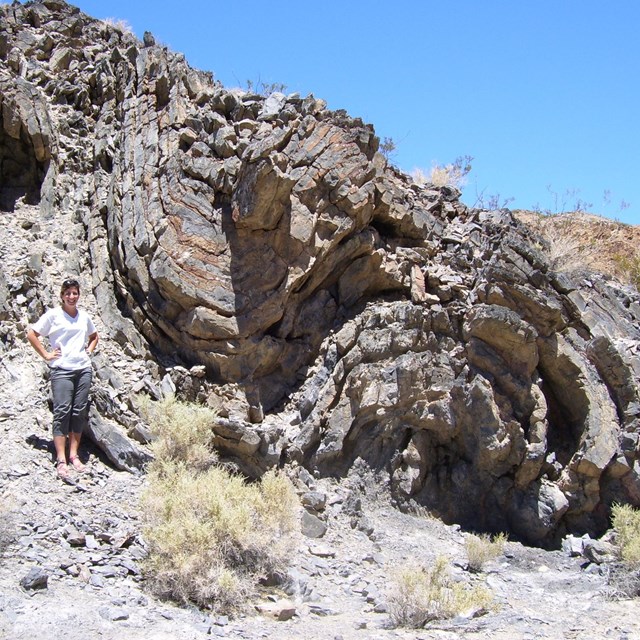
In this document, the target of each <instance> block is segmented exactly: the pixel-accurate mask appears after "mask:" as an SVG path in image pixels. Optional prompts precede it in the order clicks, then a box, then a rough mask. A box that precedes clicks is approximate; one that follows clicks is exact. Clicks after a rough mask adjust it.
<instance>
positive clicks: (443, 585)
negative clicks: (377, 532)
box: [387, 556, 493, 629]
mask: <svg viewBox="0 0 640 640" xmlns="http://www.w3.org/2000/svg"><path fill="white" fill-rule="evenodd" d="M492 601H493V596H492V594H491V592H490V591H489V590H488V589H487V588H486V587H482V586H475V587H472V586H468V585H465V584H462V583H459V582H455V581H454V580H453V579H452V578H451V575H450V569H449V564H448V561H447V559H446V558H444V557H442V556H440V557H439V558H437V560H436V562H435V564H434V565H433V567H431V568H428V569H427V568H424V567H415V566H414V565H411V566H406V567H403V568H402V569H401V570H400V571H399V572H398V574H397V576H396V577H395V580H394V583H393V585H392V587H391V590H390V594H389V597H388V601H387V605H388V609H389V613H390V615H391V619H392V620H393V622H394V624H395V625H397V626H402V627H411V628H414V629H418V628H421V627H424V626H425V624H427V623H428V622H431V621H433V620H443V619H446V618H452V617H454V616H456V615H459V614H462V613H467V612H469V611H470V610H475V611H480V610H483V609H487V608H489V607H490V606H491V603H492Z"/></svg>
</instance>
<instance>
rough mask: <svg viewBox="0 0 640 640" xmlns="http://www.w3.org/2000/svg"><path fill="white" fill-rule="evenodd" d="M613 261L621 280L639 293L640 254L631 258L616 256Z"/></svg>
mask: <svg viewBox="0 0 640 640" xmlns="http://www.w3.org/2000/svg"><path fill="white" fill-rule="evenodd" d="M614 261H615V263H616V265H617V266H618V269H619V270H620V272H621V278H622V280H624V281H625V282H628V283H629V284H632V285H633V286H634V287H635V288H636V289H637V290H638V291H640V254H635V255H633V256H626V255H616V256H614Z"/></svg>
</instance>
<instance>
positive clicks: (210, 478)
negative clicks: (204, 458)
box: [142, 461, 299, 613]
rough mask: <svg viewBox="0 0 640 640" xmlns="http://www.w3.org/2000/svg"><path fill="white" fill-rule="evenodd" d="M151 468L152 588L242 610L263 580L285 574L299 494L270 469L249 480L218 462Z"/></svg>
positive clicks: (146, 507)
mask: <svg viewBox="0 0 640 640" xmlns="http://www.w3.org/2000/svg"><path fill="white" fill-rule="evenodd" d="M158 469H159V471H157V470H155V469H154V468H152V469H151V472H150V474H149V483H148V489H147V490H146V491H145V493H144V495H143V498H142V507H143V519H144V533H145V539H146V541H147V543H148V546H149V558H148V561H147V564H146V569H147V573H148V577H149V581H150V584H151V586H152V588H153V590H154V591H155V592H156V593H158V594H159V595H161V596H163V597H167V598H171V599H173V600H177V601H179V602H182V603H185V604H186V603H195V604H197V605H199V606H202V607H208V608H211V609H213V610H216V611H224V612H226V613H233V612H235V611H238V610H242V609H243V608H244V607H245V606H246V602H247V600H248V599H249V598H250V597H252V596H253V595H254V594H255V592H256V588H257V585H258V583H259V581H260V580H261V579H263V578H265V577H267V576H278V575H282V574H283V573H284V572H285V569H286V567H287V564H288V561H289V559H290V557H291V554H292V553H293V552H294V550H295V548H296V540H297V533H298V529H299V525H298V521H299V518H298V515H297V514H298V499H297V496H296V494H295V491H294V489H293V486H292V484H291V482H290V481H289V480H288V479H287V478H286V477H285V476H284V475H282V474H279V473H276V472H273V471H272V472H268V473H266V474H265V475H264V477H263V478H262V480H261V481H260V482H255V483H248V482H247V481H245V479H244V478H242V477H240V476H238V475H233V474H231V473H229V472H228V471H226V470H224V469H222V468H220V467H210V468H208V469H206V470H205V471H197V470H194V469H192V468H189V467H188V466H187V465H186V464H185V463H184V462H175V461H174V462H168V463H165V464H163V465H162V466H161V467H158Z"/></svg>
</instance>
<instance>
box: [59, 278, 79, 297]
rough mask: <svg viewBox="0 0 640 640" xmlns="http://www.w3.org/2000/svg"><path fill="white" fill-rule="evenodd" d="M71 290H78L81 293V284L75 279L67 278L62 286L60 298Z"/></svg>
mask: <svg viewBox="0 0 640 640" xmlns="http://www.w3.org/2000/svg"><path fill="white" fill-rule="evenodd" d="M69 289H77V290H78V293H80V283H79V282H78V281H77V280H76V279H75V278H67V279H66V280H64V281H63V282H62V285H61V286H60V296H63V295H64V293H65V292H66V291H68V290H69Z"/></svg>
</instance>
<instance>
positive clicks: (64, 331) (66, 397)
mask: <svg viewBox="0 0 640 640" xmlns="http://www.w3.org/2000/svg"><path fill="white" fill-rule="evenodd" d="M79 298H80V284H79V283H78V281H77V280H74V279H70V280H65V281H64V282H63V283H62V287H61V288H60V300H61V302H62V304H61V306H60V307H57V308H55V309H49V310H48V311H47V312H46V313H45V314H44V315H43V316H42V317H41V318H40V319H39V320H38V321H37V322H36V323H35V324H33V325H32V326H31V328H30V329H29V331H28V332H27V339H28V340H29V342H30V343H31V345H32V346H33V348H34V349H35V350H36V351H37V352H38V354H39V355H40V356H41V357H42V358H44V359H45V360H46V361H47V363H48V365H49V367H50V368H51V375H50V378H51V391H52V395H53V444H54V447H55V450H56V470H57V473H58V476H60V478H62V479H63V480H67V479H68V478H69V467H68V466H67V454H66V445H67V438H68V440H69V462H70V463H71V465H73V468H74V469H75V470H76V471H84V470H85V466H84V465H83V464H82V462H81V461H80V458H78V447H79V446H80V439H81V438H82V431H83V429H84V426H85V425H86V424H87V420H88V413H89V389H90V387H91V377H92V371H91V360H90V357H89V356H90V355H91V354H92V353H93V351H94V349H95V348H96V345H97V344H98V332H97V331H96V328H95V326H94V325H93V322H92V321H91V318H90V317H89V316H88V315H87V313H86V311H84V310H82V309H79V308H78V300H79ZM40 336H45V337H48V338H49V344H50V345H51V351H47V350H46V349H45V348H44V346H43V344H42V342H41V341H40V339H39V338H40Z"/></svg>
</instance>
